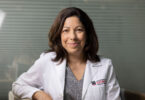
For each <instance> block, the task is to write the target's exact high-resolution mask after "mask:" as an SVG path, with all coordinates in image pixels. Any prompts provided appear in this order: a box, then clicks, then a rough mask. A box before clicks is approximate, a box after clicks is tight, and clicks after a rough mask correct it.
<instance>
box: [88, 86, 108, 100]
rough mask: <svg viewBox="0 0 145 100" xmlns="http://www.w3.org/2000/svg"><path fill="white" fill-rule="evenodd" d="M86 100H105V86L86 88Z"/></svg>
mask: <svg viewBox="0 0 145 100" xmlns="http://www.w3.org/2000/svg"><path fill="white" fill-rule="evenodd" d="M86 97H87V98H88V99H86V100H105V98H106V97H105V85H92V84H90V85H89V87H88V91H87V94H86Z"/></svg>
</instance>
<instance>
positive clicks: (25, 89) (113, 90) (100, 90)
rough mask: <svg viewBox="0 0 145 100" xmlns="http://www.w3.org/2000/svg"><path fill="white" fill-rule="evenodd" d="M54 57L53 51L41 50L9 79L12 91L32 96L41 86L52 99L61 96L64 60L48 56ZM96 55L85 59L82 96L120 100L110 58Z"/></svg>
mask: <svg viewBox="0 0 145 100" xmlns="http://www.w3.org/2000/svg"><path fill="white" fill-rule="evenodd" d="M54 57H55V53H54V52H51V53H42V54H41V56H40V58H39V59H38V60H36V62H35V63H34V65H33V66H32V67H31V68H30V69H29V70H28V71H27V72H25V73H23V74H22V75H21V76H20V77H19V78H18V79H17V80H16V81H15V82H14V83H13V85H12V91H13V93H14V94H15V95H17V96H19V97H21V98H32V95H33V93H35V92H36V91H39V90H43V91H45V92H46V93H49V94H50V95H51V97H52V98H53V100H63V90H64V84H65V67H66V60H63V61H62V63H60V64H59V63H58V62H54V61H52V60H51V59H52V58H54ZM100 59H101V61H100V62H96V63H93V62H91V61H89V60H87V64H86V69H85V73H84V82H83V89H82V100H120V96H119V95H120V87H119V84H118V81H117V80H116V76H115V73H114V71H113V66H112V62H111V60H110V59H108V58H102V57H101V58H100ZM102 80H103V81H102ZM104 80H105V81H104ZM92 81H93V82H95V84H92Z"/></svg>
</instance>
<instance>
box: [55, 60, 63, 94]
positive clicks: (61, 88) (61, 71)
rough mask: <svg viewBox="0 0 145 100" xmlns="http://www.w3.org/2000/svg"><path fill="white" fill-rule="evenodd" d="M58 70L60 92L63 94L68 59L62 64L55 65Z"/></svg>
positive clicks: (57, 77) (57, 79) (57, 78)
mask: <svg viewBox="0 0 145 100" xmlns="http://www.w3.org/2000/svg"><path fill="white" fill-rule="evenodd" d="M55 65H56V66H55V69H56V81H57V82H58V91H60V93H61V94H63V90H64V82H65V68H66V59H64V60H63V61H62V63H60V64H59V63H55Z"/></svg>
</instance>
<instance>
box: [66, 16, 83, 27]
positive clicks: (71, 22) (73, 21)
mask: <svg viewBox="0 0 145 100" xmlns="http://www.w3.org/2000/svg"><path fill="white" fill-rule="evenodd" d="M72 26H73V27H83V24H82V23H81V21H80V19H79V18H78V17H77V16H71V17H68V18H66V20H65V21H64V27H72Z"/></svg>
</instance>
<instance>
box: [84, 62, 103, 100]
mask: <svg viewBox="0 0 145 100" xmlns="http://www.w3.org/2000/svg"><path fill="white" fill-rule="evenodd" d="M99 66H101V63H100V62H97V63H92V62H91V61H89V60H88V61H87V64H86V69H85V75H84V82H83V91H82V100H84V98H85V94H86V92H87V89H88V87H89V85H90V84H91V81H92V80H93V77H94V76H95V74H96V73H97V70H98V67H99Z"/></svg>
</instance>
